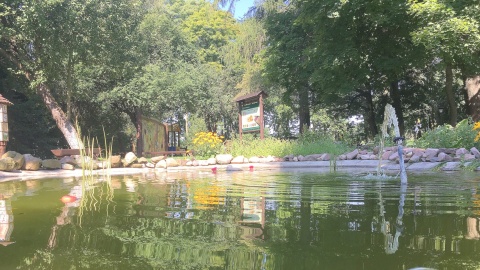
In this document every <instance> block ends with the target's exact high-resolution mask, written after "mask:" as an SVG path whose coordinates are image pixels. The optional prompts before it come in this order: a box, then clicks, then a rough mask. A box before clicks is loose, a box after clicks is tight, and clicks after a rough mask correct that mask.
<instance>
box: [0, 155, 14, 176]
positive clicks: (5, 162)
mask: <svg viewBox="0 0 480 270" xmlns="http://www.w3.org/2000/svg"><path fill="white" fill-rule="evenodd" d="M14 169H15V161H14V160H13V158H11V157H4V158H2V159H0V171H5V172H10V171H13V170H14Z"/></svg>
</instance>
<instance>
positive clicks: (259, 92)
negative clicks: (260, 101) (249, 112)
mask: <svg viewBox="0 0 480 270" xmlns="http://www.w3.org/2000/svg"><path fill="white" fill-rule="evenodd" d="M260 95H263V96H265V97H268V95H267V93H265V92H264V91H258V92H255V93H250V94H247V95H244V96H241V97H238V98H236V99H235V101H236V102H240V101H244V100H248V99H252V98H255V97H258V96H260Z"/></svg>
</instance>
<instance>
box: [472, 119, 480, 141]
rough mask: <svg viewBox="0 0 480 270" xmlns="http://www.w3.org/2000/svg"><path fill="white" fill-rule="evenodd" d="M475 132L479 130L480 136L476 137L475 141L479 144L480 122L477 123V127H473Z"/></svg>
mask: <svg viewBox="0 0 480 270" xmlns="http://www.w3.org/2000/svg"><path fill="white" fill-rule="evenodd" d="M473 130H475V131H476V130H478V134H477V136H476V137H475V141H476V142H478V141H480V121H478V122H476V123H475V125H473Z"/></svg>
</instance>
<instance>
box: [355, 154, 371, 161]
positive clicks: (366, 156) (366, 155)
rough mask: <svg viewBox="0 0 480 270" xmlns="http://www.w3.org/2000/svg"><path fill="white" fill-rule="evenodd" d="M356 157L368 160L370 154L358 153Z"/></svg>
mask: <svg viewBox="0 0 480 270" xmlns="http://www.w3.org/2000/svg"><path fill="white" fill-rule="evenodd" d="M357 159H360V160H369V159H370V155H369V154H364V155H358V156H357Z"/></svg>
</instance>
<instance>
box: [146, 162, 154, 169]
mask: <svg viewBox="0 0 480 270" xmlns="http://www.w3.org/2000/svg"><path fill="white" fill-rule="evenodd" d="M145 167H147V168H151V169H153V168H155V164H154V163H151V162H147V163H145Z"/></svg>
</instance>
